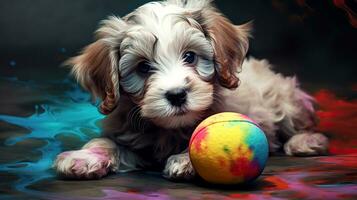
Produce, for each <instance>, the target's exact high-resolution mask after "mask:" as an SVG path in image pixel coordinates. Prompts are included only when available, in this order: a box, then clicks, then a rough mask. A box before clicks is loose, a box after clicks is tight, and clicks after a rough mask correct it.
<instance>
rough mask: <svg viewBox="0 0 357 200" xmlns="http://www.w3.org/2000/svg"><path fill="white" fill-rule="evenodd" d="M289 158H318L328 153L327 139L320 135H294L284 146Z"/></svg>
mask: <svg viewBox="0 0 357 200" xmlns="http://www.w3.org/2000/svg"><path fill="white" fill-rule="evenodd" d="M284 150H285V153H286V154H287V155H290V156H319V155H326V154H327V153H328V139H327V137H326V136H324V135H322V134H320V133H301V134H297V135H294V136H293V137H292V138H290V140H289V141H288V142H287V143H286V144H285V145H284Z"/></svg>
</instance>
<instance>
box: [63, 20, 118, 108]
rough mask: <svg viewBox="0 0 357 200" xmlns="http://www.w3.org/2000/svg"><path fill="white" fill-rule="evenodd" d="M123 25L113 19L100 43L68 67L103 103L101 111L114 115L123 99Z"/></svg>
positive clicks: (100, 32) (99, 37) (103, 29)
mask: <svg viewBox="0 0 357 200" xmlns="http://www.w3.org/2000/svg"><path fill="white" fill-rule="evenodd" d="M123 23H124V22H123V21H122V20H121V19H119V18H116V17H110V18H109V19H108V20H104V21H103V22H102V26H101V27H100V28H99V29H98V31H97V41H95V42H93V43H92V44H90V45H88V46H87V47H85V48H84V49H83V51H82V52H81V53H80V55H78V56H76V57H73V58H71V59H69V60H68V61H67V62H66V63H65V64H66V65H69V66H72V74H73V75H74V76H75V78H76V79H77V80H78V82H79V83H80V84H81V85H82V86H83V87H84V88H85V89H87V90H89V91H90V92H91V93H92V95H93V97H95V98H96V97H99V98H101V99H102V103H101V104H100V106H99V111H100V112H101V113H103V114H109V113H111V112H112V111H113V110H114V108H115V107H116V106H117V103H118V99H119V72H118V65H117V63H118V53H117V50H116V49H117V47H115V46H116V45H118V43H119V42H120V38H118V36H120V34H119V33H122V31H121V29H122V25H123Z"/></svg>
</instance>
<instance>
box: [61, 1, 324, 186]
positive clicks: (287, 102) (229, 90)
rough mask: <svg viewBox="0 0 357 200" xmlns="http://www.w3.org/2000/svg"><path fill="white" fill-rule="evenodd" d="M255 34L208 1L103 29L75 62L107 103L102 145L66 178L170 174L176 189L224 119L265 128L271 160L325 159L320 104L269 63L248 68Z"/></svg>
mask: <svg viewBox="0 0 357 200" xmlns="http://www.w3.org/2000/svg"><path fill="white" fill-rule="evenodd" d="M249 29H250V26H249V24H245V25H241V26H235V25H233V24H232V23H231V22H230V21H229V20H228V19H227V18H225V17H224V16H223V15H222V14H221V13H220V12H219V11H218V10H217V9H216V8H215V7H214V6H213V5H212V3H211V1H210V0H168V1H162V2H152V3H147V4H145V5H143V6H141V7H139V8H138V9H136V10H135V11H134V12H132V13H130V14H128V15H127V16H125V17H123V18H118V17H109V19H107V20H104V21H103V22H102V23H101V26H100V28H99V29H98V30H97V33H96V35H97V40H96V41H95V42H94V43H92V44H90V45H89V46H87V47H86V48H85V49H84V50H83V52H82V53H81V54H80V55H79V56H77V57H74V58H72V59H71V60H70V61H69V62H68V63H69V65H71V66H72V67H73V68H72V72H73V74H74V75H75V77H76V78H77V80H78V81H79V83H80V84H81V85H82V86H83V87H84V88H86V89H88V90H89V91H90V92H91V93H92V94H93V96H95V97H99V98H101V99H102V100H103V101H102V104H101V105H100V111H101V112H102V113H104V114H107V115H108V116H107V117H106V119H105V122H104V130H103V137H102V138H98V139H93V140H91V141H90V142H88V143H87V144H86V145H85V146H84V147H83V148H82V149H81V150H77V151H69V152H64V153H62V154H60V155H58V157H57V159H56V161H55V163H54V168H55V169H56V171H57V172H58V174H59V175H61V176H64V177H69V178H100V177H102V176H104V175H106V174H107V173H109V172H117V171H119V170H132V169H160V168H162V169H163V173H164V176H165V177H168V178H170V179H190V178H192V177H194V176H195V171H194V169H193V168H192V165H191V162H190V159H189V157H188V154H187V152H186V151H185V150H186V148H187V145H188V140H189V138H190V135H191V133H192V131H193V129H194V128H195V126H196V125H197V124H198V123H200V121H201V120H203V119H204V118H206V117H208V116H210V115H212V114H215V113H218V112H223V111H232V112H239V113H242V114H245V115H248V116H249V117H251V118H252V119H254V120H255V121H256V122H258V123H259V125H260V126H261V127H262V128H263V129H264V132H265V133H266V136H267V138H268V140H269V145H270V151H271V152H276V151H278V150H279V149H281V150H283V151H285V153H286V154H287V155H303V156H307V155H321V154H326V152H327V145H328V140H327V138H326V137H325V136H323V135H321V134H318V133H314V132H313V128H314V126H315V124H316V120H315V118H316V117H315V111H314V108H313V98H312V97H311V96H309V95H308V94H306V93H305V92H303V91H302V90H301V89H300V88H299V86H298V83H297V81H296V79H295V78H294V77H283V76H282V75H280V74H276V73H274V72H273V71H272V69H271V66H270V65H269V63H268V62H267V61H265V60H262V61H259V60H255V59H252V58H251V59H245V54H246V52H247V49H248V37H249Z"/></svg>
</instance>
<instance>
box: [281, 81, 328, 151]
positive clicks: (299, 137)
mask: <svg viewBox="0 0 357 200" xmlns="http://www.w3.org/2000/svg"><path fill="white" fill-rule="evenodd" d="M294 97H295V101H293V102H291V103H292V106H295V107H296V109H297V110H299V113H298V114H297V115H292V116H291V117H290V118H286V119H285V120H284V121H283V122H282V123H281V124H280V125H281V129H285V134H286V135H288V136H289V137H290V138H289V140H288V141H287V142H286V143H285V144H284V151H285V153H286V154H287V155H290V156H319V155H327V154H328V143H329V142H328V139H327V137H326V136H324V135H323V134H321V133H315V132H314V131H313V130H314V127H315V126H316V125H317V120H316V118H317V117H316V112H315V109H314V108H313V98H312V97H310V96H309V95H308V94H306V93H305V92H303V91H302V90H301V89H299V88H296V89H295V95H294ZM282 127H284V128H282Z"/></svg>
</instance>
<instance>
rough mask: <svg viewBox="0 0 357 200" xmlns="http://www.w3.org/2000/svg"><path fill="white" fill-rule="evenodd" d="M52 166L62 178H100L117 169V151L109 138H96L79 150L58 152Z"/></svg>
mask: <svg viewBox="0 0 357 200" xmlns="http://www.w3.org/2000/svg"><path fill="white" fill-rule="evenodd" d="M53 167H54V169H55V170H56V171H57V173H58V174H59V175H60V176H62V177H64V178H83V179H96V178H101V177H103V176H105V175H107V174H108V173H109V172H110V171H113V172H115V171H117V170H118V169H119V151H118V148H117V145H116V144H115V143H114V142H113V141H111V140H110V139H106V138H97V139H93V140H91V141H89V142H88V143H87V144H85V145H84V146H83V147H82V149H81V150H77V151H66V152H63V153H61V154H59V155H58V156H57V159H56V160H55V162H54V164H53Z"/></svg>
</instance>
